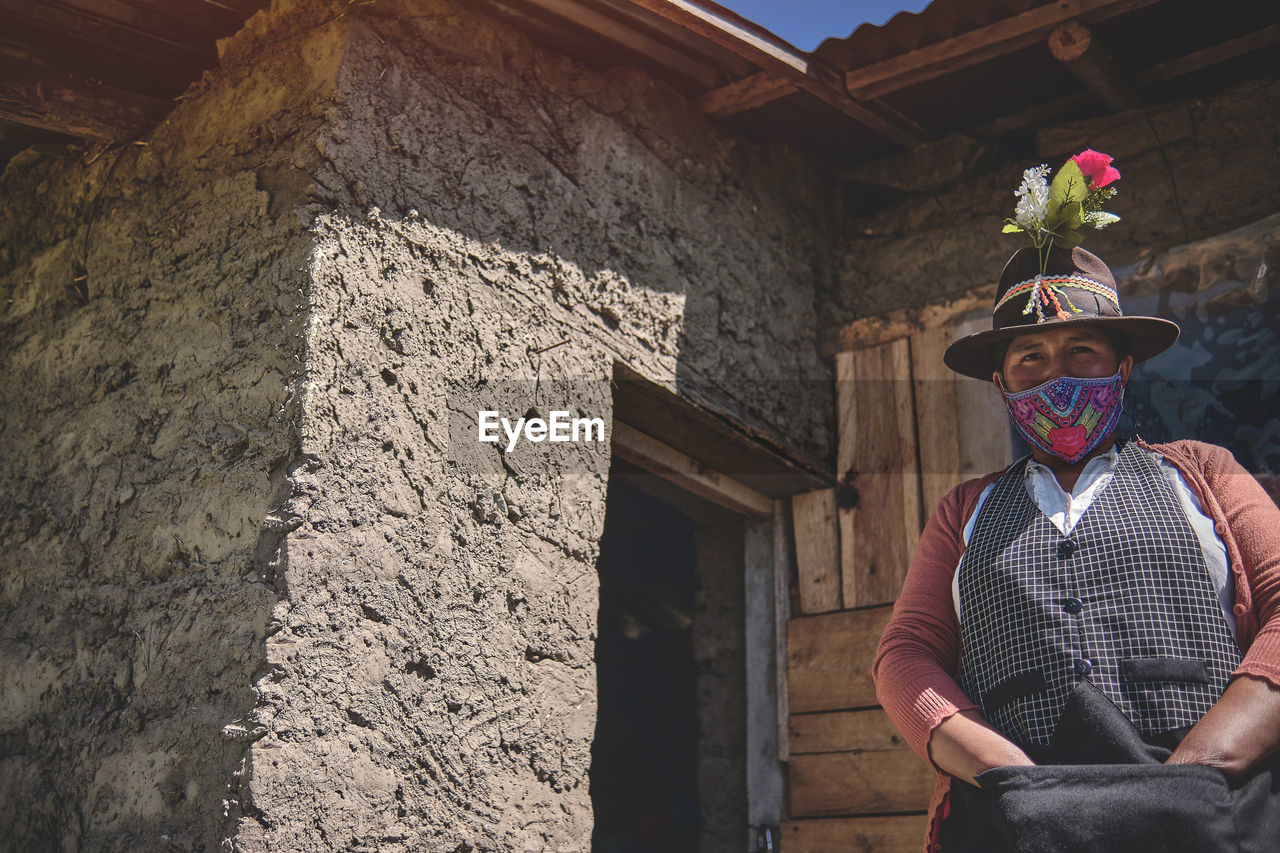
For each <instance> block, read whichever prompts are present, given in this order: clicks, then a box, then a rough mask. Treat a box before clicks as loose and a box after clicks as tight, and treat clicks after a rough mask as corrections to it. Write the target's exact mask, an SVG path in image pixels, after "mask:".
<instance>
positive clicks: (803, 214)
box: [236, 3, 832, 851]
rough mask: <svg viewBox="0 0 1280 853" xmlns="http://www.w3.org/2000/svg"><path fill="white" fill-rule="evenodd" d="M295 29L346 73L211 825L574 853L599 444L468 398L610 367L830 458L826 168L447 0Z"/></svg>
mask: <svg viewBox="0 0 1280 853" xmlns="http://www.w3.org/2000/svg"><path fill="white" fill-rule="evenodd" d="M324 29H325V30H326V31H327V32H329V33H331V34H332V37H333V38H334V39H340V40H341V44H342V46H343V47H342V50H343V60H342V64H341V72H340V75H339V87H338V91H337V92H336V94H335V97H334V102H333V106H332V109H331V111H330V113H329V114H328V116H327V119H328V122H329V126H328V132H327V133H326V134H325V136H324V138H323V139H322V140H321V144H320V146H319V150H320V151H321V152H322V155H323V157H324V158H325V167H324V169H323V170H322V171H321V173H319V174H318V175H317V178H318V184H319V185H320V186H321V187H323V191H324V192H325V193H326V195H327V197H328V198H329V199H331V200H332V203H333V205H332V210H331V211H330V212H328V213H326V214H324V215H322V216H320V217H318V218H317V219H316V221H315V224H314V235H315V239H316V249H315V251H314V253H313V255H312V257H311V261H310V265H309V277H310V284H309V289H310V294H311V311H312V317H311V321H310V323H309V325H308V332H307V349H308V371H307V382H306V393H305V396H304V399H303V403H302V408H303V428H302V445H301V450H302V454H303V458H304V459H305V460H306V464H305V465H304V466H302V467H300V468H298V469H297V470H296V471H295V473H294V476H293V482H294V486H295V489H296V497H295V498H294V500H293V502H292V503H291V511H292V513H294V514H295V515H296V517H297V519H298V520H299V522H300V526H299V527H298V528H297V529H296V530H294V531H293V532H291V533H290V534H289V537H288V553H289V559H288V570H287V573H286V586H287V589H288V592H289V597H288V600H287V601H286V602H283V603H282V604H281V606H280V608H279V609H278V610H277V617H278V623H277V624H278V627H279V630H278V631H276V632H275V633H273V634H272V636H271V637H269V639H268V641H267V656H268V660H269V663H270V665H271V667H272V671H273V677H272V678H271V679H270V680H269V681H268V682H264V683H263V703H262V705H261V707H260V708H259V717H260V719H262V720H263V722H264V724H265V725H266V726H267V727H268V729H269V734H268V735H267V736H266V737H264V738H263V739H262V740H260V741H258V742H256V743H255V744H254V745H253V747H252V750H251V781H250V784H249V789H248V792H249V800H248V803H247V816H246V817H245V819H244V820H243V821H242V823H241V826H240V830H239V832H238V835H237V836H236V841H237V844H238V847H239V849H243V850H246V851H249V850H277V849H280V850H291V851H304V850H322V849H378V850H380V851H396V850H405V851H409V850H424V849H428V850H445V851H452V850H456V851H468V850H520V851H523V850H565V851H568V850H586V849H588V847H589V839H590V836H591V809H590V793H589V780H588V778H587V770H588V767H589V764H590V759H591V755H590V748H591V738H592V734H593V730H594V684H595V668H594V662H593V647H594V632H595V614H596V608H597V592H598V590H597V581H596V577H595V573H594V561H595V557H596V554H597V551H598V540H599V538H600V535H601V533H602V530H603V522H604V512H605V495H606V487H607V476H608V466H609V448H608V444H607V442H606V443H583V444H559V445H550V444H530V443H523V444H521V445H519V446H517V447H516V448H514V449H513V450H512V451H510V452H507V451H506V449H505V447H504V448H499V447H498V446H495V445H492V444H481V443H479V442H478V441H477V439H476V415H477V412H478V410H480V409H482V408H483V409H493V410H497V411H499V412H501V414H502V415H504V416H508V417H511V418H513V419H514V418H516V417H518V416H520V415H524V414H526V413H528V412H537V413H539V414H541V415H542V416H544V417H545V416H546V415H547V413H548V412H549V411H551V410H555V409H561V410H567V411H571V412H573V413H574V414H575V415H583V416H591V417H597V416H598V417H601V418H602V419H603V420H604V422H605V423H609V422H610V420H611V414H612V413H611V393H610V389H609V379H610V377H611V375H612V371H613V364H614V362H615V361H624V362H626V363H627V364H629V365H630V366H631V367H632V368H633V369H635V370H637V371H639V372H641V373H642V374H644V375H646V376H648V377H650V378H652V379H654V380H655V381H659V382H664V383H666V384H668V385H669V386H671V387H674V388H677V389H682V388H685V387H687V386H696V387H697V389H698V390H699V391H702V390H704V389H705V388H706V387H707V386H713V387H714V388H716V389H718V390H719V391H720V392H721V394H722V396H721V398H720V402H721V404H722V405H723V406H724V407H725V411H727V412H728V413H729V414H731V415H732V416H734V417H735V418H738V419H741V420H746V421H751V422H753V423H757V424H761V425H763V426H764V427H765V428H766V429H768V430H769V431H770V432H772V433H773V434H775V435H777V436H780V437H782V438H781V440H782V441H784V442H785V443H788V444H790V445H791V446H793V447H794V448H796V449H797V450H798V451H799V452H806V453H810V454H812V455H815V456H818V457H824V456H826V455H827V454H829V453H830V438H829V436H830V434H831V428H830V419H831V408H832V406H831V400H830V382H829V377H828V375H827V373H826V368H825V366H824V365H822V364H821V362H820V361H819V359H818V357H817V355H816V353H815V349H814V344H813V337H812V331H813V329H814V328H815V326H816V320H815V317H814V315H813V307H812V300H813V293H814V282H815V277H816V275H817V273H816V269H817V267H818V263H817V258H816V251H817V238H816V237H815V220H816V217H817V213H818V212H819V209H820V207H821V204H822V197H821V194H820V191H821V185H822V182H821V180H820V176H819V175H818V173H817V172H816V170H815V169H814V168H813V167H811V166H810V165H808V164H807V163H806V162H805V161H803V160H801V159H800V158H797V157H795V156H794V155H789V154H786V153H785V152H782V151H779V150H776V149H763V148H758V147H755V146H752V145H749V144H746V143H743V142H741V141H739V140H735V139H733V138H731V137H728V136H725V135H722V134H721V133H719V132H718V131H717V130H716V129H715V128H713V127H710V126H708V125H707V124H706V123H705V122H704V121H703V120H702V119H701V117H700V116H699V114H698V113H697V111H696V109H695V108H694V107H692V106H691V105H690V104H688V103H687V102H685V101H684V100H683V99H682V98H679V97H678V96H676V95H675V94H673V93H672V92H670V91H669V90H667V89H666V88H665V87H663V86H662V85H660V84H658V83H656V82H654V81H653V80H652V79H649V78H647V77H645V76H643V75H641V74H639V73H635V72H628V71H611V72H608V73H599V72H596V71H591V70H588V69H584V68H582V67H581V66H579V65H576V64H575V63H573V62H571V61H569V60H567V59H564V58H561V57H557V56H553V55H549V54H546V53H543V52H541V51H539V50H538V49H536V48H535V47H534V46H532V45H531V44H530V43H529V42H528V41H527V40H526V39H525V37H524V36H522V35H521V34H519V33H517V32H515V31H512V30H510V29H507V28H505V27H504V26H502V25H500V24H499V23H497V22H495V21H493V20H491V19H488V18H485V17H482V16H479V15H475V14H472V13H471V12H468V11H465V10H464V9H463V8H461V7H459V6H457V5H453V4H446V3H412V4H409V3H403V4H397V3H388V4H379V5H378V6H377V7H376V8H375V9H372V10H370V11H368V12H367V13H362V14H359V15H356V14H351V15H347V16H345V17H344V18H342V19H341V20H339V21H335V22H332V23H331V24H328V25H326V26H325V28H324ZM252 49H253V48H252V44H251V43H250V42H249V41H248V40H246V42H245V44H244V50H246V51H251V50H252ZM743 379H746V380H763V381H758V382H746V381H740V380H743ZM738 630H740V628H739V629H738ZM730 763H732V762H730ZM726 766H727V765H726ZM742 829H743V827H738V828H737V830H736V831H735V836H734V837H735V839H736V838H741V834H740V833H741V830H742Z"/></svg>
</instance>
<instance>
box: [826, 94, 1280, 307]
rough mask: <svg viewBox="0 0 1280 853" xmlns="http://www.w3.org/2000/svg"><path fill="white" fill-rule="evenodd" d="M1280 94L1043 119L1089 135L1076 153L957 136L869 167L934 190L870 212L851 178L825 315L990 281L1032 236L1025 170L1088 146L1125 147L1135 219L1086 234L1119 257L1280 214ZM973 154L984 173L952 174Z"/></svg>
mask: <svg viewBox="0 0 1280 853" xmlns="http://www.w3.org/2000/svg"><path fill="white" fill-rule="evenodd" d="M1278 104H1280V81H1278V80H1277V79H1275V78H1265V79H1261V80H1255V81H1252V82H1248V83H1244V84H1241V85H1238V86H1235V87H1233V88H1231V89H1228V90H1226V91H1224V92H1220V93H1217V94H1214V95H1211V96H1204V97H1201V98H1199V99H1197V100H1191V101H1187V102H1185V103H1181V104H1172V105H1163V106H1158V107H1153V108H1152V109H1150V110H1149V113H1150V117H1149V119H1148V117H1147V116H1142V115H1131V116H1129V117H1128V118H1127V119H1122V120H1121V121H1119V122H1117V120H1116V119H1115V118H1105V119H1099V120H1095V121H1091V122H1083V123H1080V124H1078V125H1073V126H1071V127H1070V128H1060V129H1056V130H1055V129H1046V130H1048V131H1051V132H1050V133H1045V134H1042V139H1051V140H1054V141H1056V140H1070V139H1074V140H1076V141H1077V142H1078V147H1075V148H1073V149H1072V150H1070V151H1066V152H1065V153H1053V154H1049V153H1046V154H1045V155H1044V156H1042V157H1031V158H1026V157H1014V156H1012V155H1010V154H1009V153H1008V152H1001V151H999V150H996V149H994V148H987V149H986V150H981V147H980V146H977V145H976V144H975V143H972V142H969V143H965V142H964V141H963V140H953V141H952V142H950V143H946V144H944V145H942V146H933V147H930V148H928V149H926V150H925V151H923V152H918V153H916V154H914V155H911V154H908V155H904V156H901V157H898V158H894V159H891V160H889V161H886V162H885V163H883V164H881V165H880V166H879V167H874V166H868V167H862V168H861V171H862V172H863V173H864V174H868V173H871V172H874V171H876V170H877V168H878V171H880V172H881V174H882V175H892V176H894V179H895V180H896V181H898V182H903V181H911V182H914V183H916V184H918V185H920V186H922V187H926V188H927V189H922V190H921V191H919V192H915V193H903V194H898V195H897V196H896V197H895V198H894V200H893V201H892V202H891V203H889V204H887V205H886V206H885V207H883V208H880V209H877V210H876V211H875V212H874V214H871V213H867V214H861V215H860V214H858V211H859V210H860V209H861V210H867V209H868V205H867V203H866V201H865V197H866V196H867V190H866V187H865V186H864V187H859V186H858V185H850V186H849V187H848V188H847V208H846V209H847V210H848V211H849V212H850V214H851V215H849V216H847V217H843V218H842V227H844V228H845V229H846V230H845V233H844V236H843V237H842V238H841V239H840V241H839V245H838V247H837V251H836V257H835V261H834V263H835V265H836V268H837V272H836V274H835V276H834V278H833V282H834V287H833V289H832V290H830V291H829V292H827V293H825V294H824V295H823V298H822V300H821V302H820V304H821V310H820V316H821V317H822V319H823V322H824V324H828V325H831V324H835V323H836V322H843V321H847V320H852V319H857V318H859V317H866V316H872V315H876V314H881V313H884V312H886V311H890V310H892V309H894V308H901V307H909V306H919V305H927V304H929V303H930V302H935V301H942V300H946V299H953V298H956V297H959V296H963V295H965V294H966V293H967V292H968V291H969V290H970V289H972V288H973V287H975V286H982V285H989V284H992V283H993V282H995V281H996V279H998V278H999V276H1000V270H1001V268H1002V267H1003V265H1004V261H1005V260H1006V259H1007V258H1008V256H1009V255H1010V254H1012V253H1013V252H1014V251H1015V250H1017V249H1019V248H1021V247H1022V245H1023V243H1024V242H1025V241H1026V238H1025V237H1023V236H1021V235H1002V234H1001V233H1000V227H1001V225H1002V223H1003V220H1004V218H1005V217H1008V216H1012V215H1013V207H1014V201H1015V199H1014V197H1013V191H1014V190H1015V189H1017V187H1018V184H1019V182H1020V180H1021V175H1022V170H1023V169H1025V168H1027V167H1028V166H1033V165H1036V164H1037V163H1038V162H1040V161H1041V160H1043V161H1045V162H1048V163H1049V165H1050V166H1051V167H1052V168H1053V169H1055V170H1056V169H1057V168H1058V167H1059V166H1060V165H1061V164H1062V162H1063V161H1065V160H1066V159H1067V157H1069V156H1070V155H1071V154H1073V153H1075V152H1076V151H1079V150H1082V149H1083V148H1086V147H1094V148H1097V149H1099V150H1102V151H1105V152H1107V153H1110V154H1113V155H1115V156H1116V157H1117V160H1116V166H1117V167H1118V168H1119V169H1120V171H1121V173H1122V174H1123V176H1124V177H1123V178H1122V179H1121V180H1120V182H1119V183H1118V184H1117V185H1116V186H1117V189H1118V190H1119V196H1118V197H1117V198H1116V199H1114V200H1113V201H1112V202H1111V204H1110V205H1109V206H1108V209H1109V210H1111V211H1113V212H1115V213H1117V214H1119V215H1120V216H1121V217H1122V218H1123V220H1124V221H1122V222H1120V223H1119V224H1117V225H1115V226H1112V227H1111V228H1110V229H1108V230H1107V231H1105V232H1101V233H1099V234H1096V235H1093V236H1090V238H1089V239H1088V240H1087V241H1086V242H1085V244H1084V245H1085V248H1087V249H1090V250H1091V251H1093V252H1095V253H1097V254H1098V255H1099V256H1101V257H1103V258H1104V259H1106V260H1107V261H1108V262H1109V263H1110V264H1112V265H1113V266H1123V265H1126V264H1129V263H1132V262H1134V261H1135V260H1137V259H1139V258H1140V257H1142V256H1144V255H1147V254H1151V253H1158V252H1160V251H1163V250H1165V249H1168V248H1171V247H1174V246H1181V245H1184V244H1187V243H1191V242H1194V241H1197V240H1203V239H1205V238H1207V237H1211V236H1214V235H1217V234H1221V233H1223V232H1226V231H1230V230H1232V229H1234V228H1238V227H1240V226H1242V225H1246V224H1249V223H1252V222H1256V221H1258V220H1260V219H1262V218H1264V217H1266V216H1269V215H1271V214H1273V213H1275V212H1276V211H1277V210H1280V169H1278V168H1277V154H1276V152H1277V151H1278V150H1280V121H1278V120H1277V118H1278V116H1277V112H1278V111H1280V107H1278V106H1277V105H1278ZM948 146H949V147H948ZM1051 147H1052V148H1054V149H1055V150H1059V149H1061V147H1062V146H1061V145H1054V146H1051ZM965 158H968V159H969V160H971V161H972V162H974V163H980V164H983V168H982V169H981V170H978V171H981V174H969V175H968V176H965V177H959V178H958V179H957V180H947V178H948V177H950V175H951V173H952V172H953V171H954V172H955V173H956V175H957V176H958V175H959V174H960V173H959V172H958V171H957V167H956V163H957V161H959V160H962V159H965ZM992 163H997V164H998V163H1003V165H998V166H996V167H994V168H992V166H991V164H992ZM939 187H941V188H939ZM874 194H875V195H877V196H879V195H882V192H880V191H876V192H875V193H874ZM886 284H888V285H891V286H888V287H886Z"/></svg>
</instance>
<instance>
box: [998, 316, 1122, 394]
mask: <svg viewBox="0 0 1280 853" xmlns="http://www.w3.org/2000/svg"><path fill="white" fill-rule="evenodd" d="M1117 369H1118V370H1119V371H1120V374H1121V378H1122V379H1123V380H1124V381H1125V382H1128V381H1129V371H1130V370H1132V369H1133V357H1132V356H1128V355H1127V356H1125V357H1124V358H1122V359H1117V358H1116V351H1115V347H1113V346H1112V345H1111V339H1110V338H1108V337H1107V336H1106V334H1105V333H1104V332H1103V331H1102V329H1100V328H1098V327H1097V326H1091V325H1088V324H1075V323H1073V324H1071V325H1069V326H1063V327H1061V328H1058V329H1048V330H1046V331H1043V332H1033V333H1031V334H1027V335H1019V336H1018V337H1016V338H1014V339H1013V342H1012V343H1011V344H1009V349H1008V350H1007V351H1005V354H1004V362H1003V363H1002V365H1001V369H1000V370H999V371H997V372H993V373H992V374H991V379H992V381H993V382H997V384H998V380H999V377H1000V374H1004V387H1005V390H1007V391H1010V392H1016V391H1025V390H1027V389H1028V388H1034V387H1035V386H1037V385H1041V384H1043V383H1045V382H1048V381H1049V380H1050V379H1057V378H1058V377H1059V376H1074V377H1077V378H1081V379H1096V378H1100V377H1104V376H1111V375H1112V374H1114V373H1115V372H1116V370H1117Z"/></svg>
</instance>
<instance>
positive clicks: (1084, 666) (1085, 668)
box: [1073, 658, 1093, 675]
mask: <svg viewBox="0 0 1280 853" xmlns="http://www.w3.org/2000/svg"><path fill="white" fill-rule="evenodd" d="M1073 668H1074V669H1075V671H1076V675H1088V674H1089V673H1091V672H1093V661H1089V660H1084V659H1083V658H1081V659H1080V660H1078V661H1076V662H1075V665H1074V667H1073Z"/></svg>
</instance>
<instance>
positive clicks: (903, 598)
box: [872, 475, 998, 764]
mask: <svg viewBox="0 0 1280 853" xmlns="http://www.w3.org/2000/svg"><path fill="white" fill-rule="evenodd" d="M996 476H998V475H991V476H989V477H985V478H982V479H981V480H970V481H968V482H966V483H962V484H961V485H959V486H957V487H956V488H955V489H953V490H952V491H951V493H950V494H948V495H947V496H946V497H945V498H943V500H942V502H941V503H940V504H939V505H938V508H937V510H936V511H935V512H934V514H933V517H932V518H931V519H929V523H928V524H927V525H925V529H924V533H923V534H921V536H920V543H919V545H917V546H916V552H915V556H914V558H913V559H912V561H911V566H910V568H909V569H908V570H907V577H906V581H905V582H904V584H903V587H902V594H901V595H900V596H899V597H898V600H897V603H895V604H894V606H893V615H892V617H891V618H890V620H889V624H888V626H887V627H886V628H885V631H884V634H883V635H882V636H881V638H880V645H879V647H878V649H877V651H876V659H875V663H874V664H873V666H872V677H873V678H874V679H875V683H876V696H877V698H878V699H879V701H880V704H881V705H882V706H883V707H884V709H885V712H886V713H888V715H889V719H891V720H892V721H893V723H894V725H896V726H897V727H898V731H900V732H901V733H902V736H903V738H904V739H905V740H906V742H907V744H908V745H909V746H910V747H911V748H912V749H913V750H914V751H915V752H916V754H918V755H919V756H920V757H921V758H923V759H924V760H925V761H926V762H929V763H930V764H932V763H933V762H932V761H930V759H929V752H928V747H929V736H930V735H931V734H932V733H933V730H934V729H935V728H937V726H939V725H940V724H941V723H942V722H943V721H945V720H946V719H947V718H948V717H951V716H952V715H953V714H955V713H956V712H957V711H963V710H967V709H971V708H976V707H977V706H976V705H974V704H973V703H972V702H970V701H969V698H968V697H967V696H965V694H964V691H962V690H961V689H960V685H959V684H957V683H956V673H957V671H958V668H959V660H960V626H959V624H958V623H957V621H956V612H955V606H954V604H953V602H952V598H951V580H952V577H953V576H954V575H955V571H956V566H957V565H958V564H959V562H960V555H961V553H962V551H963V550H964V549H963V544H962V542H961V530H962V529H963V526H964V510H965V509H969V510H972V508H973V504H974V503H975V501H976V497H977V495H978V494H979V493H981V491H982V488H983V487H984V486H985V485H986V484H987V483H989V482H991V481H992V480H993V479H995V477H996Z"/></svg>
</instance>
